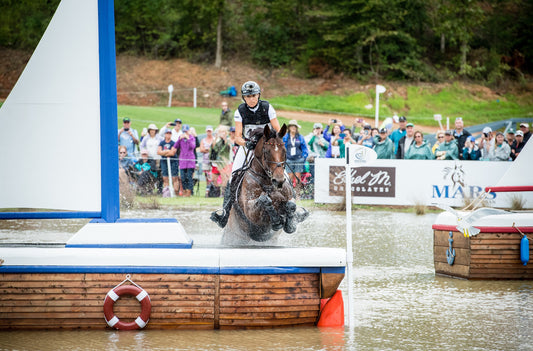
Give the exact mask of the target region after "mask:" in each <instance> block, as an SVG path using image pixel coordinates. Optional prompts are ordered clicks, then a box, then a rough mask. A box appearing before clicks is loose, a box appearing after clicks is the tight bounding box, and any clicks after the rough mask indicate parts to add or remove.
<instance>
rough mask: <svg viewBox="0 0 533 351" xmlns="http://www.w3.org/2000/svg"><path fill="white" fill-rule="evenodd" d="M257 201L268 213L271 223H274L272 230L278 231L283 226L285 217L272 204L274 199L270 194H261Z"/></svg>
mask: <svg viewBox="0 0 533 351" xmlns="http://www.w3.org/2000/svg"><path fill="white" fill-rule="evenodd" d="M257 203H258V204H259V205H261V206H262V207H263V208H264V209H265V211H266V212H267V213H268V216H269V217H270V223H271V224H272V230H274V231H278V230H280V229H281V228H283V219H282V217H281V216H280V215H279V213H278V211H276V209H275V208H274V206H273V205H272V199H271V198H270V197H269V196H268V195H266V194H261V196H259V198H258V199H257Z"/></svg>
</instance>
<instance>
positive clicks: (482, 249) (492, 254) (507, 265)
mask: <svg viewBox="0 0 533 351" xmlns="http://www.w3.org/2000/svg"><path fill="white" fill-rule="evenodd" d="M521 239H522V234H520V233H479V234H478V235H476V236H473V237H471V238H470V249H471V254H470V255H471V262H470V279H527V280H531V279H533V261H531V259H533V241H532V240H531V238H530V239H529V257H530V262H529V263H528V264H527V265H526V266H524V265H523V264H522V262H521V261H520V240H521Z"/></svg>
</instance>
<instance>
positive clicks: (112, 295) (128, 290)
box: [104, 285, 152, 330]
mask: <svg viewBox="0 0 533 351" xmlns="http://www.w3.org/2000/svg"><path fill="white" fill-rule="evenodd" d="M122 295H132V296H135V298H137V300H139V302H140V303H141V314H140V315H139V317H137V319H135V320H134V321H133V322H129V323H125V322H121V321H120V319H118V317H117V316H115V313H114V312H113V306H114V305H115V302H116V301H117V300H118V299H119V298H120V297H121V296H122ZM151 310H152V304H151V303H150V296H149V295H148V293H147V292H146V291H145V290H144V289H141V288H139V287H137V286H135V285H121V286H119V287H117V288H114V289H111V290H109V292H108V293H107V295H106V296H105V299H104V316H105V321H106V322H107V325H109V326H110V327H111V328H116V329H120V330H133V329H139V328H141V329H142V328H144V326H145V325H146V324H147V323H148V321H149V320H150V311H151Z"/></svg>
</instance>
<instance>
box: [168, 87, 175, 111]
mask: <svg viewBox="0 0 533 351" xmlns="http://www.w3.org/2000/svg"><path fill="white" fill-rule="evenodd" d="M173 91H174V86H173V85H172V84H170V85H169V86H168V107H170V106H172V92H173Z"/></svg>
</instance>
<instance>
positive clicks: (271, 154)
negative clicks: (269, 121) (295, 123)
mask: <svg viewBox="0 0 533 351" xmlns="http://www.w3.org/2000/svg"><path fill="white" fill-rule="evenodd" d="M286 132H287V126H286V125H285V124H283V126H282V127H281V129H280V131H279V132H278V133H276V131H275V130H271V129H270V127H269V126H268V125H266V126H265V129H264V130H263V136H262V137H261V139H259V142H258V143H257V146H256V148H255V158H256V159H257V160H258V161H259V163H260V164H261V167H262V169H263V171H264V172H265V174H266V176H267V177H268V178H269V179H270V181H271V182H272V185H273V186H274V187H277V188H281V187H282V186H283V183H284V182H285V160H286V158H287V150H286V149H285V143H284V142H283V140H282V138H283V136H284V135H285V133H286Z"/></svg>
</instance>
